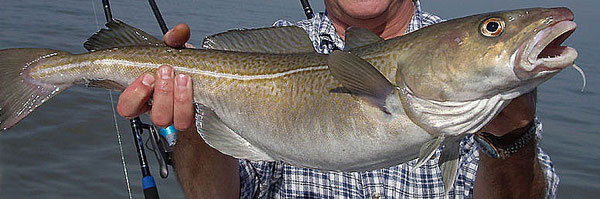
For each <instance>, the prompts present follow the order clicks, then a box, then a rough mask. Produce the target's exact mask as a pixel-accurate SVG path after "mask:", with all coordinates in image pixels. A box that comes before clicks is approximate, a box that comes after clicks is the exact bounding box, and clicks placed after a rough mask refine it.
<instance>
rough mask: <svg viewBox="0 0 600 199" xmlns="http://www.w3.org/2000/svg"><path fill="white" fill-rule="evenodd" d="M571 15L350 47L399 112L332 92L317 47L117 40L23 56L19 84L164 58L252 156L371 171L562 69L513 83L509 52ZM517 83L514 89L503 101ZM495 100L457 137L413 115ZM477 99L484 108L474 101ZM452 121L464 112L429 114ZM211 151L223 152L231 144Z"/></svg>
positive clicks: (152, 65) (512, 14)
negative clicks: (268, 48) (283, 50)
mask: <svg viewBox="0 0 600 199" xmlns="http://www.w3.org/2000/svg"><path fill="white" fill-rule="evenodd" d="M565 13H566V14H565ZM569 13H570V11H568V10H565V9H563V8H558V9H527V10H515V11H506V12H498V13H489V14H482V15H475V16H470V17H466V18H461V19H456V20H451V21H448V22H445V23H441V24H437V25H433V26H430V27H426V28H423V29H421V30H419V31H416V32H414V33H411V34H408V35H406V36H403V37H399V38H395V39H391V40H388V41H384V42H378V43H375V44H372V45H368V46H364V47H359V48H356V49H351V51H352V54H354V55H356V56H359V57H361V58H362V59H364V60H366V61H368V62H369V63H371V64H372V65H373V66H374V67H375V68H376V69H377V70H379V71H380V72H381V73H382V74H383V75H384V76H385V77H386V78H387V79H388V80H391V82H392V83H395V84H396V85H397V86H398V87H399V89H400V91H401V92H399V96H398V97H399V98H400V99H399V100H401V103H400V102H397V105H399V106H403V109H402V108H401V109H399V110H397V111H396V112H394V113H393V114H388V113H384V112H383V111H381V109H380V108H378V107H374V106H373V105H371V104H369V103H366V102H365V101H364V100H361V99H360V98H359V97H355V96H352V95H350V94H348V93H337V92H331V91H332V90H335V89H336V88H339V87H342V84H341V83H340V82H339V81H337V80H336V79H335V78H334V77H333V76H332V75H331V74H330V71H329V68H328V66H327V63H328V62H327V59H328V56H327V55H320V54H316V53H300V54H267V53H247V52H231V51H219V50H200V49H181V50H177V49H171V48H167V47H148V46H133V47H119V48H112V49H106V50H100V51H97V52H93V53H85V54H80V55H71V54H67V53H55V54H50V55H48V56H45V57H44V58H43V59H39V60H37V61H36V62H33V63H30V64H29V65H28V67H27V69H26V70H25V71H24V74H25V75H24V79H25V81H28V82H30V83H34V84H39V85H42V84H43V85H55V86H56V85H64V87H68V86H70V85H72V84H76V83H85V82H87V81H89V80H97V79H106V80H112V81H115V82H118V83H119V84H122V85H129V84H130V83H131V82H132V81H133V80H134V79H135V78H137V77H138V76H139V75H141V74H143V73H153V72H154V71H155V70H156V69H157V68H158V67H159V66H161V65H163V64H168V65H171V66H172V67H174V69H175V71H176V73H186V74H189V75H190V76H191V77H192V79H193V88H194V102H196V103H201V104H203V105H205V106H207V107H209V108H210V109H211V110H213V111H214V112H215V113H216V115H218V117H219V118H220V119H221V120H222V121H223V122H224V123H225V124H226V125H227V126H228V127H229V128H231V129H232V130H233V131H234V132H235V133H236V134H237V135H239V136H240V137H241V138H243V139H244V140H245V141H247V142H248V143H249V144H250V145H251V146H252V147H254V148H256V149H258V150H260V151H262V152H264V153H266V156H261V157H262V158H258V160H260V159H262V160H282V161H286V162H288V163H290V164H293V165H297V166H304V167H311V168H319V169H326V170H342V171H363V170H372V169H379V168H384V167H389V166H393V165H397V164H399V163H403V162H407V161H409V160H412V159H414V158H416V157H417V155H418V153H419V148H420V147H421V146H422V145H423V144H424V143H425V142H427V141H429V140H432V139H433V138H434V137H435V136H438V135H440V134H450V133H455V134H458V135H461V134H465V133H473V132H475V131H477V130H479V128H481V126H483V125H484V124H485V123H487V121H489V120H490V119H492V118H493V117H494V116H495V114H497V112H498V111H499V110H501V108H502V107H503V106H504V105H505V104H507V103H508V102H510V99H512V98H514V97H517V96H518V95H520V94H522V93H524V92H528V91H530V90H531V89H533V88H535V86H537V85H539V84H540V83H541V82H543V81H545V80H547V79H549V78H550V77H551V76H552V75H553V74H555V72H557V71H560V70H556V71H554V72H553V73H549V74H548V75H543V76H539V77H538V76H534V75H530V76H527V77H525V76H522V77H521V78H517V76H516V74H515V73H516V72H514V70H517V69H515V68H518V67H519V64H518V63H515V62H514V60H513V59H512V58H511V56H512V55H513V54H515V52H520V50H519V49H522V48H524V47H523V45H524V43H527V41H529V40H531V38H532V37H533V36H535V34H536V33H537V32H539V30H537V29H535V28H544V27H546V26H548V24H546V25H544V24H545V23H547V22H545V21H544V20H547V18H548V17H549V16H554V17H555V18H560V17H561V16H567V15H570V16H571V17H572V13H570V14H569ZM490 17H501V18H503V19H504V20H505V23H506V31H505V32H504V33H503V34H502V35H501V36H500V37H496V38H485V37H483V36H481V35H480V33H479V31H480V27H479V26H480V24H481V22H482V21H483V20H485V19H488V18H490ZM563 18H564V17H563ZM509 19H512V20H509ZM573 59H574V58H573ZM560 69H562V68H560ZM523 74H525V72H523ZM536 74H537V73H536ZM477 85H478V86H477ZM520 88H523V89H520ZM515 89H516V90H518V93H517V94H512V95H510V96H509V97H506V96H505V94H506V92H507V91H514V90H515ZM513 93H514V92H513ZM499 95H501V96H504V98H502V100H503V101H502V100H500V101H493V102H494V103H496V104H492V105H493V106H496V107H495V108H493V109H492V110H489V111H488V112H486V113H485V114H484V115H483V116H482V117H485V118H484V119H480V120H475V122H476V123H477V124H470V123H468V120H469V118H466V119H465V118H463V120H465V121H467V125H466V126H468V127H461V129H463V130H461V132H448V131H449V130H448V128H447V127H446V126H439V125H438V126H436V123H434V122H432V121H431V119H430V116H429V115H427V114H425V113H422V112H423V110H425V109H426V108H427V107H432V106H430V104H431V103H433V104H435V105H438V106H440V107H441V109H440V107H433V108H434V109H436V110H434V111H440V110H441V111H452V110H457V109H461V108H463V109H465V107H467V108H468V105H472V104H473V103H475V102H479V101H481V100H482V99H485V100H487V99H492V98H494V97H495V96H499ZM488 101H489V100H488ZM387 102H388V103H392V104H393V103H395V102H393V101H387ZM472 102H473V103H472ZM486 102H487V101H486ZM428 103H429V104H428ZM461 103H463V104H461ZM497 104H499V105H497ZM452 106H454V107H452ZM482 106H483V105H482ZM487 106H491V105H485V106H483V107H484V108H486V107H487ZM475 107H477V106H475ZM486 110H487V109H486ZM457 117H458V118H460V117H463V116H461V115H460V114H451V115H447V114H446V115H443V116H440V117H438V118H435V119H451V120H452V121H454V120H453V119H454V118H457ZM428 119H429V120H428ZM460 121H462V120H460ZM11 125H12V124H9V126H8V127H10V126H11ZM449 125H450V126H451V127H453V124H449ZM4 127H6V125H4ZM450 129H452V128H450ZM454 130H455V129H454ZM209 144H211V143H210V142H209ZM211 146H212V144H211ZM242 147H243V146H242ZM217 149H218V150H220V151H222V152H224V153H225V154H229V153H228V151H229V150H230V149H225V148H218V147H217ZM242 158H243V157H242Z"/></svg>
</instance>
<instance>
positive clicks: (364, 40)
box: [345, 27, 383, 49]
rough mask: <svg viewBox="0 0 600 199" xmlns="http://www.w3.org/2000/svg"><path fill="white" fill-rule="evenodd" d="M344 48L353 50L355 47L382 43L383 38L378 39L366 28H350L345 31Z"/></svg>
mask: <svg viewBox="0 0 600 199" xmlns="http://www.w3.org/2000/svg"><path fill="white" fill-rule="evenodd" d="M345 37H346V39H345V40H346V41H345V42H346V48H348V49H353V48H356V47H361V46H366V45H369V44H372V43H377V42H379V41H383V38H381V37H379V36H378V35H376V34H375V33H373V32H371V31H370V30H368V29H366V28H358V27H350V28H348V29H347V30H346V33H345Z"/></svg>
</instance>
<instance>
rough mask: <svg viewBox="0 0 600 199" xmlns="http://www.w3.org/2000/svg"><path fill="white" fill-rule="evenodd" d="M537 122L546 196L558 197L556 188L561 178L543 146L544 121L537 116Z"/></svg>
mask: <svg viewBox="0 0 600 199" xmlns="http://www.w3.org/2000/svg"><path fill="white" fill-rule="evenodd" d="M535 124H536V126H537V129H536V130H537V132H536V135H537V136H536V139H537V140H538V142H537V143H538V146H537V152H538V160H539V162H540V165H541V167H542V168H541V169H542V170H544V174H545V177H546V198H556V190H557V189H558V183H559V182H560V179H559V178H558V175H557V174H556V171H555V170H554V165H553V164H552V160H550V156H548V154H546V153H545V152H544V151H543V150H542V148H541V144H540V143H541V142H540V141H541V139H542V130H543V129H542V123H541V122H540V121H539V120H538V119H537V118H536V119H535Z"/></svg>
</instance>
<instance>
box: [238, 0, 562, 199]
mask: <svg viewBox="0 0 600 199" xmlns="http://www.w3.org/2000/svg"><path fill="white" fill-rule="evenodd" d="M413 2H414V5H415V14H414V15H413V18H412V21H411V23H410V25H409V27H408V29H407V32H412V31H415V30H417V29H419V28H422V27H424V26H427V25H431V24H434V23H438V22H440V21H442V19H440V18H439V17H437V16H435V15H432V14H429V13H426V12H423V11H421V7H420V3H419V1H418V0H414V1H413ZM274 25H275V26H289V25H296V26H299V27H302V28H304V29H305V30H306V32H307V33H308V35H309V36H310V39H311V40H312V42H313V45H314V47H315V49H316V50H317V51H318V52H320V53H329V52H331V51H333V50H335V49H344V41H343V40H342V39H341V38H340V37H339V36H338V35H337V33H336V31H335V28H334V27H333V25H332V23H331V20H330V19H329V18H328V17H327V13H319V14H318V15H316V16H315V17H314V18H312V19H309V20H303V21H299V22H296V23H291V22H288V21H283V20H279V21H277V22H275V24H274ZM536 130H537V135H538V139H540V138H541V132H542V125H541V123H539V122H538V121H537V119H536ZM460 146H461V148H460V162H459V170H458V176H457V180H456V182H455V183H454V186H453V188H452V190H451V191H450V193H449V196H450V198H472V197H473V185H474V183H475V174H476V171H477V165H478V162H479V152H478V150H477V146H476V144H475V141H474V139H473V136H472V135H469V136H467V137H465V138H464V139H463V140H462V141H461V143H460ZM537 151H538V159H539V161H540V163H541V167H542V169H543V170H544V171H545V174H546V179H547V189H546V190H547V196H548V198H554V197H555V196H556V189H557V186H558V182H559V180H558V176H557V175H556V173H555V171H554V168H553V166H552V162H551V161H550V157H549V156H548V155H546V154H545V153H544V152H543V151H542V150H541V148H539V146H538V150H537ZM439 156H440V150H438V151H437V152H436V154H435V155H434V156H433V157H432V158H431V160H429V161H427V162H426V163H425V164H424V165H423V166H421V167H419V168H416V169H415V168H413V167H414V165H415V164H416V160H412V161H409V162H406V163H404V164H400V165H397V166H394V167H390V168H384V169H379V170H374V171H367V172H336V171H321V170H315V169H309V168H300V167H295V166H291V165H289V164H285V163H283V162H263V161H249V160H240V161H239V165H240V167H239V168H240V181H241V194H240V197H241V198H444V185H443V183H442V173H441V170H440V168H439V167H438V164H437V162H438V159H439Z"/></svg>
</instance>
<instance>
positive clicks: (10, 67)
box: [0, 48, 71, 131]
mask: <svg viewBox="0 0 600 199" xmlns="http://www.w3.org/2000/svg"><path fill="white" fill-rule="evenodd" d="M64 54H67V52H63V51H57V50H50V49H34V48H14V49H3V50H0V131H2V130H6V129H8V128H10V127H12V126H14V125H15V124H16V123H18V122H19V121H21V120H22V119H23V118H25V117H26V116H27V115H29V113H31V112H32V111H33V110H34V109H35V108H37V107H38V106H40V105H41V104H42V103H44V102H45V101H46V100H48V99H50V98H52V97H54V96H55V95H56V94H58V93H60V92H61V91H63V90H64V89H66V88H68V87H70V86H71V85H53V84H49V83H43V82H41V81H36V80H34V79H32V78H30V77H29V75H28V74H27V71H28V70H29V69H31V68H33V67H36V66H39V65H40V64H42V63H44V62H45V61H46V60H47V58H49V57H53V56H56V55H64Z"/></svg>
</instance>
